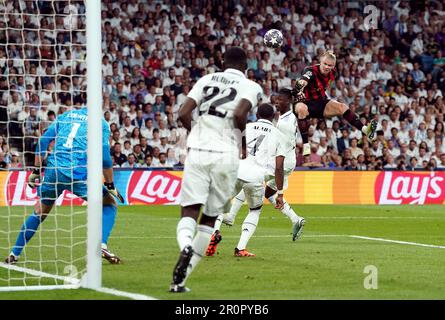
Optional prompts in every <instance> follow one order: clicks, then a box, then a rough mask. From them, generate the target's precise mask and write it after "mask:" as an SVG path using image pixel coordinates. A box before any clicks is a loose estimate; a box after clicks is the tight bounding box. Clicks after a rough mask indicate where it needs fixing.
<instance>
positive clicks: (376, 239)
mask: <svg viewBox="0 0 445 320" xmlns="http://www.w3.org/2000/svg"><path fill="white" fill-rule="evenodd" d="M348 237H349V238H354V239H363V240H371V241H382V242H390V243H397V244H406V245H411V246H418V247H427V248H438V249H445V246H439V245H434V244H425V243H417V242H409V241H400V240H391V239H384V238H373V237H364V236H356V235H349V236H348Z"/></svg>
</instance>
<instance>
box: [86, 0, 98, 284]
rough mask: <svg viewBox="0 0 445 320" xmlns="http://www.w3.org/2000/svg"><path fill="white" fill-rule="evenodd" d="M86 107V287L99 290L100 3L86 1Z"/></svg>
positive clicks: (93, 0)
mask: <svg viewBox="0 0 445 320" xmlns="http://www.w3.org/2000/svg"><path fill="white" fill-rule="evenodd" d="M86 24H87V32H86V36H87V70H88V77H87V83H88V87H87V105H88V153H87V155H88V226H87V237H88V241H87V275H86V283H85V286H86V287H87V288H90V289H97V288H100V287H101V283H102V260H101V255H100V249H101V248H100V243H101V236H102V233H101V230H102V215H101V214H100V213H102V125H101V123H102V68H101V63H100V62H101V61H102V57H101V49H102V48H101V44H102V38H101V34H102V32H101V10H100V0H88V1H86Z"/></svg>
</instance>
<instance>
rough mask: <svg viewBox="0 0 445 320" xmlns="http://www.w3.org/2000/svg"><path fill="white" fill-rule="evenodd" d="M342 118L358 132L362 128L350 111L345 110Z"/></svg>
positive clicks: (361, 124) (358, 120)
mask: <svg viewBox="0 0 445 320" xmlns="http://www.w3.org/2000/svg"><path fill="white" fill-rule="evenodd" d="M343 118H345V119H346V121H348V122H349V123H350V124H351V125H353V126H354V127H356V128H357V129H359V130H360V131H361V130H362V128H363V127H364V125H363V123H362V122H361V121H360V119H359V118H358V117H357V115H356V114H355V113H354V112H352V111H351V110H350V109H348V110H346V112H345V113H343Z"/></svg>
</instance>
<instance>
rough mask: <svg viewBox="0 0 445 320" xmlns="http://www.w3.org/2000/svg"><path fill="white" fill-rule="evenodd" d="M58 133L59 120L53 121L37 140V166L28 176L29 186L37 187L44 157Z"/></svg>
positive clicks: (35, 165)
mask: <svg viewBox="0 0 445 320" xmlns="http://www.w3.org/2000/svg"><path fill="white" fill-rule="evenodd" d="M56 135H57V122H53V123H52V124H51V125H50V126H49V127H48V129H47V130H46V131H45V133H44V134H43V136H41V137H40V139H39V141H38V142H37V146H36V154H35V156H34V167H35V168H34V169H33V171H32V173H31V174H30V175H29V176H28V186H29V187H30V188H31V189H34V188H35V187H36V180H40V168H41V167H42V165H43V159H44V158H45V157H46V152H47V151H48V147H49V145H50V143H51V142H53V141H54V140H55V139H56Z"/></svg>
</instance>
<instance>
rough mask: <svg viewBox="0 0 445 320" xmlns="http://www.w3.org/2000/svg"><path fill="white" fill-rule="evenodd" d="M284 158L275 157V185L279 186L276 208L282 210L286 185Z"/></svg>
mask: <svg viewBox="0 0 445 320" xmlns="http://www.w3.org/2000/svg"><path fill="white" fill-rule="evenodd" d="M284 159H285V158H284V156H276V157H275V184H276V186H277V199H276V203H277V204H276V206H275V207H276V208H277V209H281V208H282V207H283V205H284V200H283V184H284Z"/></svg>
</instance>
